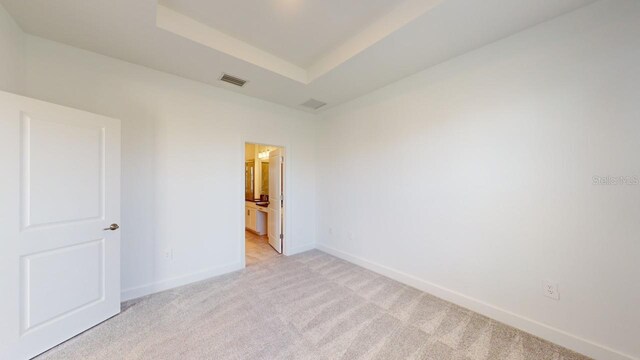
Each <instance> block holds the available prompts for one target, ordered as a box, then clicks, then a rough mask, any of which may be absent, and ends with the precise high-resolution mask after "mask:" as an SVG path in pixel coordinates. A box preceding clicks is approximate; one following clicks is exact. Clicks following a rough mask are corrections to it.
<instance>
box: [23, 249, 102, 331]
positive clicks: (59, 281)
mask: <svg viewBox="0 0 640 360" xmlns="http://www.w3.org/2000/svg"><path fill="white" fill-rule="evenodd" d="M103 264H104V239H100V240H96V241H92V242H88V243H83V244H80V245H72V246H68V247H65V248H62V249H55V250H47V251H44V252H41V253H38V254H33V255H28V256H24V257H23V258H22V271H23V274H22V276H21V279H22V289H23V292H24V296H25V299H26V303H25V309H24V316H25V317H24V319H23V324H22V328H23V333H24V332H27V331H30V330H32V329H33V328H34V327H37V326H40V325H42V324H46V323H47V322H51V321H55V320H57V319H59V318H60V317H62V316H64V315H66V314H68V313H70V312H72V311H75V310H78V309H80V308H82V307H84V306H87V305H89V304H92V303H94V302H96V301H99V300H102V299H103V298H104V274H103ZM78 284H82V285H83V286H82V287H80V288H77V286H78Z"/></svg>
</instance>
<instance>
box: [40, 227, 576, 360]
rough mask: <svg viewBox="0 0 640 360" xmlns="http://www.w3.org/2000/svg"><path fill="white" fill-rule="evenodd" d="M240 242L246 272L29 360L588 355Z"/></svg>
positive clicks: (149, 301)
mask: <svg viewBox="0 0 640 360" xmlns="http://www.w3.org/2000/svg"><path fill="white" fill-rule="evenodd" d="M247 241H248V243H247V259H248V260H247V264H248V266H247V268H246V269H244V270H242V271H238V272H235V273H232V274H228V275H224V276H219V277H216V278H213V279H210V280H206V281H202V282H199V283H195V284H192V285H188V286H184V287H181V288H177V289H173V290H169V291H165V292H162V293H158V294H154V295H150V296H147V297H144V298H141V299H137V300H134V301H131V302H128V303H125V304H124V305H123V310H122V313H121V314H120V315H118V316H116V317H114V318H112V319H110V320H108V321H106V322H104V323H103V324H101V325H98V326H96V327H94V328H93V329H90V330H88V331H86V332H85V333H83V334H81V335H79V336H77V337H75V338H73V339H71V340H69V341H67V342H66V343H64V344H62V345H60V346H58V347H56V348H54V349H52V350H50V351H49V352H47V353H45V354H43V355H41V356H40V357H38V360H53V359H65V360H69V359H110V360H111V359H155V360H160V359H238V360H239V359H248V360H260V359H348V360H355V359H381V360H391V359H429V360H449V359H452V360H453V359H455V360H487V359H492V360H493V359H496V360H498V359H505V360H583V359H587V358H586V357H583V356H581V355H578V354H576V353H573V352H571V351H568V350H566V349H563V348H561V347H559V346H556V345H553V344H551V343H548V342H546V341H543V340H540V339H538V338H536V337H534V336H531V335H528V334H526V333H523V332H521V331H518V330H516V329H514V328H512V327H509V326H506V325H503V324H501V323H498V322H496V321H493V320H491V319H488V318H486V317H484V316H481V315H479V314H476V313H474V312H472V311H469V310H466V309H463V308H461V307H458V306H456V305H453V304H451V303H448V302H446V301H443V300H440V299H438V298H436V297H434V296H431V295H429V294H426V293H424V292H421V291H419V290H416V289H414V288H411V287H408V286H405V285H403V284H401V283H399V282H396V281H394V280H391V279H388V278H386V277H383V276H380V275H378V274H376V273H373V272H371V271H368V270H365V269H363V268H361V267H358V266H355V265H353V264H350V263H348V262H346V261H343V260H340V259H338V258H336V257H333V256H331V255H328V254H326V253H323V252H320V251H317V250H313V251H309V252H306V253H303V254H299V255H295V256H291V257H284V256H278V255H276V253H275V252H273V250H271V248H269V247H268V245H266V243H265V242H264V238H261V237H257V236H252V235H249V236H248V237H247Z"/></svg>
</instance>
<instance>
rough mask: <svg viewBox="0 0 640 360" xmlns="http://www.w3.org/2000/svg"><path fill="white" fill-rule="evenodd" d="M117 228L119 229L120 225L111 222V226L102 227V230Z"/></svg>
mask: <svg viewBox="0 0 640 360" xmlns="http://www.w3.org/2000/svg"><path fill="white" fill-rule="evenodd" d="M118 229H120V225H118V224H111V226H109V227H108V228H104V229H102V230H111V231H114V230H118Z"/></svg>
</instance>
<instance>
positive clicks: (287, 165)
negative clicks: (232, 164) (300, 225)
mask: <svg viewBox="0 0 640 360" xmlns="http://www.w3.org/2000/svg"><path fill="white" fill-rule="evenodd" d="M246 144H255V145H262V146H273V147H278V148H280V149H282V152H283V154H284V178H283V179H282V181H283V190H282V192H283V194H284V219H283V220H282V222H283V224H282V229H283V233H284V238H283V239H282V255H285V256H288V255H290V250H291V244H292V236H291V228H292V226H291V223H292V222H291V220H292V216H291V215H292V209H291V204H292V203H293V201H292V200H293V199H292V195H291V194H293V191H291V188H292V187H291V174H292V171H293V170H292V166H291V153H292V151H291V146H289V145H288V144H286V143H285V144H284V145H277V142H274V143H272V142H269V141H255V140H247V139H242V142H241V143H240V146H239V148H240V152H239V153H240V156H239V158H241V159H239V160H238V170H239V171H238V174H239V175H240V178H239V180H238V184H239V185H240V186H239V187H238V199H239V201H238V205H239V206H238V210H237V213H238V216H239V217H240V227H239V228H238V229H239V231H238V241H239V243H240V262H241V264H242V267H243V268H244V267H246V258H245V257H246V247H245V236H244V232H245V225H246V224H245V216H244V214H245V210H244V207H245V201H244V181H245V179H244V176H245V167H244V163H245V154H244V152H245V145H246ZM240 194H242V195H240Z"/></svg>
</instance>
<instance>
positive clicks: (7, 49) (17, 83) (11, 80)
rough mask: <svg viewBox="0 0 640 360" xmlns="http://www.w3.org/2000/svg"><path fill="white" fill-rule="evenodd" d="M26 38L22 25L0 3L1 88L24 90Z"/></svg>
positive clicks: (12, 90)
mask: <svg viewBox="0 0 640 360" xmlns="http://www.w3.org/2000/svg"><path fill="white" fill-rule="evenodd" d="M24 38H25V36H24V33H23V32H22V30H21V29H20V27H18V25H17V24H16V22H15V21H14V20H13V18H12V17H11V16H10V15H9V13H7V11H6V10H5V9H4V7H3V6H2V5H0V90H4V91H9V92H14V93H20V92H21V91H22V82H23V80H24V67H23V64H24Z"/></svg>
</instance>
